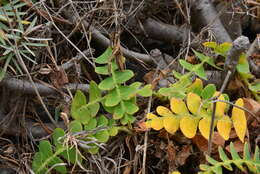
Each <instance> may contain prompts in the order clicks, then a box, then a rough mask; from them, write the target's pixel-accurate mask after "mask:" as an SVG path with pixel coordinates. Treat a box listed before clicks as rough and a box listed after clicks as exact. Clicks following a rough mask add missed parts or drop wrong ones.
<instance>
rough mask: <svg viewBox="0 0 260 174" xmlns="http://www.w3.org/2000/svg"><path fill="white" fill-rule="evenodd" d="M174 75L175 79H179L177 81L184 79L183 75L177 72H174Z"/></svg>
mask: <svg viewBox="0 0 260 174" xmlns="http://www.w3.org/2000/svg"><path fill="white" fill-rule="evenodd" d="M172 74H173V76H174V77H175V78H177V79H181V77H182V74H181V73H178V72H177V71H174V70H173V71H172Z"/></svg>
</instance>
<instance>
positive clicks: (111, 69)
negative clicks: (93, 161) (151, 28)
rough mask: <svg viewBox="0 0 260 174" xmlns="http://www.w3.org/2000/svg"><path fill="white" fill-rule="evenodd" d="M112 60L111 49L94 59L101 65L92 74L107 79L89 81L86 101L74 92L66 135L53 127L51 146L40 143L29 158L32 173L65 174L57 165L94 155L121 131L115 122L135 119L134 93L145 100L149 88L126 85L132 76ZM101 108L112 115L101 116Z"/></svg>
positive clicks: (149, 86) (136, 107)
mask: <svg viewBox="0 0 260 174" xmlns="http://www.w3.org/2000/svg"><path fill="white" fill-rule="evenodd" d="M113 57H114V56H113V54H112V48H110V47H109V48H108V49H107V50H106V51H105V52H104V53H103V54H102V55H101V56H100V57H98V58H97V59H96V63H98V64H101V65H102V66H99V67H96V69H95V71H96V72H97V73H98V74H101V75H108V77H106V78H105V79H104V80H102V81H101V82H100V83H99V85H98V84H96V83H95V82H94V81H91V82H90V84H89V95H88V98H87V97H86V95H85V94H84V93H82V92H81V91H79V90H78V91H77V92H76V94H75V96H74V98H73V101H72V104H71V116H72V118H73V120H72V121H71V122H70V123H69V126H68V127H69V131H68V133H67V134H65V132H64V130H63V129H60V128H57V129H56V130H55V131H54V133H53V136H52V137H53V141H52V143H51V142H49V141H47V140H44V141H41V142H40V145H39V152H37V153H36V154H35V155H34V159H33V170H34V171H35V172H36V173H44V172H46V171H48V170H51V169H52V168H53V169H55V170H56V171H57V172H59V173H66V167H65V166H64V165H59V164H61V163H62V164H64V163H65V162H66V161H67V162H69V163H72V164H74V165H75V164H77V163H80V162H81V161H82V160H83V158H84V157H83V156H82V155H81V149H83V150H84V151H86V152H88V153H91V154H96V153H98V150H99V148H102V147H103V146H102V145H103V143H106V142H107V141H108V140H109V138H110V137H111V136H115V135H117V133H118V131H119V130H121V129H122V130H123V129H125V128H124V127H123V126H120V124H119V123H118V122H117V120H120V123H121V124H122V125H125V124H128V123H129V124H130V123H132V122H133V121H134V120H135V117H134V116H133V114H134V113H136V112H137V111H138V109H139V108H138V106H137V104H136V97H137V94H138V95H141V96H145V97H146V96H150V95H152V89H151V85H146V86H144V87H143V88H140V87H141V83H140V82H135V83H132V84H130V85H126V84H125V83H126V82H127V81H128V80H129V79H131V78H132V77H133V75H134V74H133V72H132V71H130V70H122V71H121V70H119V69H118V66H117V64H116V62H115V60H114V59H113ZM101 107H103V108H104V109H105V110H106V111H107V112H108V113H111V114H112V116H109V115H107V114H103V113H101V112H100V108H101ZM118 125H119V126H118ZM51 144H53V145H54V146H53V148H52V147H51ZM46 149H47V150H46ZM53 152H54V153H53ZM64 159H65V160H64Z"/></svg>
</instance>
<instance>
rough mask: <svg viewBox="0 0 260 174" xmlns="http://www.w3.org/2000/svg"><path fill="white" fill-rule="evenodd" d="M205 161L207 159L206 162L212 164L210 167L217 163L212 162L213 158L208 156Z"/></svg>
mask: <svg viewBox="0 0 260 174" xmlns="http://www.w3.org/2000/svg"><path fill="white" fill-rule="evenodd" d="M206 159H207V161H208V162H209V163H210V164H212V165H214V164H217V163H218V161H216V160H214V159H213V158H211V157H210V156H208V155H207V156H206Z"/></svg>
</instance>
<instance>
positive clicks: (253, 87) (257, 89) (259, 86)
mask: <svg viewBox="0 0 260 174" xmlns="http://www.w3.org/2000/svg"><path fill="white" fill-rule="evenodd" d="M249 89H250V90H251V91H254V92H260V83H255V84H250V85H249Z"/></svg>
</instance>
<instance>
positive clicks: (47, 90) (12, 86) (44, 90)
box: [0, 78, 89, 96]
mask: <svg viewBox="0 0 260 174" xmlns="http://www.w3.org/2000/svg"><path fill="white" fill-rule="evenodd" d="M0 86H4V87H6V88H7V89H8V90H11V91H15V92H19V93H23V94H28V95H36V92H35V89H34V87H33V85H32V84H31V83H30V82H29V81H26V80H20V79H15V78H9V79H4V80H2V81H1V82H0ZM35 86H36V88H37V90H38V91H39V94H40V95H41V96H47V95H58V94H59V93H60V92H59V90H58V89H55V88H54V87H51V86H47V85H43V84H41V83H36V82H35ZM78 89H79V90H81V91H83V92H84V93H87V92H88V89H89V86H88V84H75V83H69V84H66V85H64V86H63V87H62V90H63V91H64V92H66V90H71V91H72V92H75V91H76V90H78Z"/></svg>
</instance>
